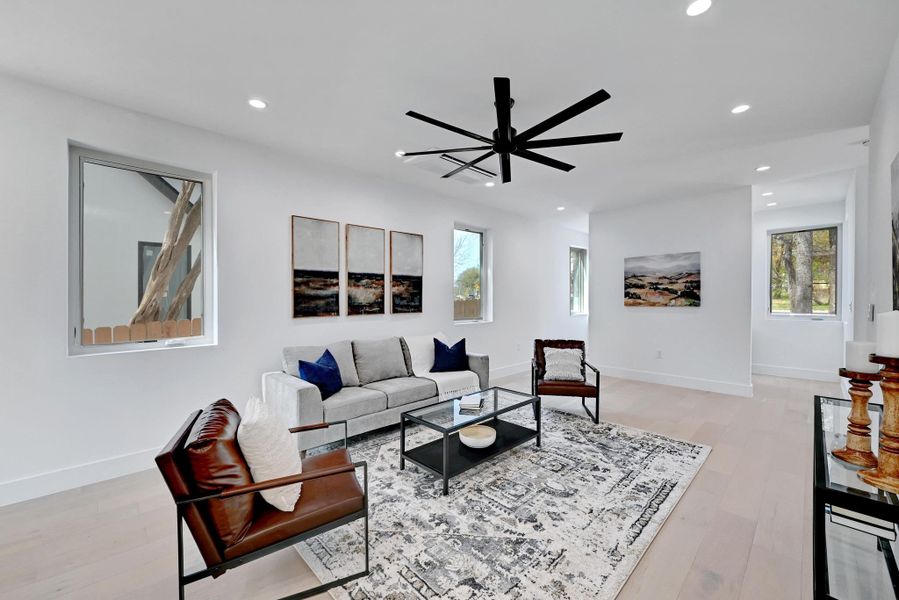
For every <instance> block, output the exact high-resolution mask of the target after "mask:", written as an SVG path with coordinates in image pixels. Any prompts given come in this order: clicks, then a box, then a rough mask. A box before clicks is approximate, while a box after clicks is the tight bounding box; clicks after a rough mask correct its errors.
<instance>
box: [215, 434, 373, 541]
mask: <svg viewBox="0 0 899 600" xmlns="http://www.w3.org/2000/svg"><path fill="white" fill-rule="evenodd" d="M352 462H353V461H352V459H351V458H350V454H349V452H347V451H346V450H345V449H343V448H341V449H339V450H334V451H332V452H327V453H324V454H317V455H315V456H310V457H308V458H305V459H303V471H304V472H306V473H310V472H312V471H318V470H322V469H331V468H334V467H341V466H343V465H348V464H352ZM364 507H365V498H364V496H363V495H362V488H361V487H360V486H359V480H357V479H356V476H355V475H354V474H353V473H341V474H339V475H330V476H328V477H321V478H319V479H309V480H308V481H306V482H304V483H303V495H302V496H300V500H299V502H297V505H296V507H295V508H294V509H293V512H282V511H280V510H276V509H274V508H271V507H269V506H268V505H265V504H263V505H261V507H260V510H259V511H258V513H257V514H256V518H255V519H254V520H253V524H252V525H251V526H250V529H249V530H248V531H247V533H246V534H245V535H244V536H243V537H242V538H241V539H240V540H239V541H237V542H235V543H234V544H231V545H229V546H228V547H226V548H225V558H237V557H238V556H243V555H244V554H246V553H248V552H252V551H253V550H259V549H260V548H265V547H267V546H270V545H272V544H276V543H278V542H280V541H282V540H286V539H287V538H290V537H293V536H295V535H299V534H301V533H303V532H306V531H311V530H312V529H315V528H316V527H320V526H322V525H324V524H326V523H331V522H333V521H336V520H337V519H340V518H342V517H345V516H348V515H351V514H353V513H355V512H358V511H360V510H362V509H363V508H364Z"/></svg>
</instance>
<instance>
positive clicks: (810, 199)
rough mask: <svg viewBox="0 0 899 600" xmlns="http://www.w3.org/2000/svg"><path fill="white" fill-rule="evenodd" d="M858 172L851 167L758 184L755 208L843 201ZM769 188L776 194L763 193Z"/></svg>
mask: <svg viewBox="0 0 899 600" xmlns="http://www.w3.org/2000/svg"><path fill="white" fill-rule="evenodd" d="M854 173H855V171H854V170H853V169H848V170H843V171H836V172H834V173H824V174H822V175H815V176H814V177H804V178H802V179H795V180H792V181H783V182H779V183H773V184H762V185H757V186H754V187H753V190H752V209H753V210H754V211H760V210H764V211H771V210H782V209H785V208H797V207H800V206H807V205H810V204H824V203H828V202H843V201H845V200H846V196H847V194H848V193H849V186H850V185H851V184H852V181H853V180H852V176H853V174H854ZM766 192H770V193H771V194H772V195H771V196H762V194H764V193H766ZM771 202H776V205H775V206H768V204H769V203H771Z"/></svg>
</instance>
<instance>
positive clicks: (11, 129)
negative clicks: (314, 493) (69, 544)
mask: <svg viewBox="0 0 899 600" xmlns="http://www.w3.org/2000/svg"><path fill="white" fill-rule="evenodd" d="M0 131H3V136H2V138H0V164H2V165H3V169H2V170H0V197H2V198H3V200H4V215H3V219H2V220H0V270H2V275H3V280H4V282H5V283H6V286H5V289H4V291H5V293H4V294H2V295H0V311H2V314H4V315H5V316H6V318H5V319H4V335H3V338H2V339H3V341H2V342H0V370H2V380H3V384H4V387H3V396H2V398H3V400H2V402H3V410H2V415H3V418H2V419H0V440H2V444H3V449H4V451H3V452H0V504H5V503H9V502H13V501H16V500H19V499H24V498H27V497H31V496H34V495H40V494H43V493H50V492H53V491H56V490H59V489H64V488H67V487H72V486H76V485H81V484H84V483H88V482H91V481H96V480H100V479H103V478H107V477H112V476H116V475H120V474H124V473H128V472H132V471H135V470H140V469H146V468H151V467H153V463H152V457H153V455H154V454H155V452H156V451H157V449H158V448H159V447H160V446H161V445H162V444H163V443H165V442H166V441H167V440H168V438H169V436H170V435H171V434H172V433H174V431H175V429H176V428H177V427H178V425H180V424H181V422H182V421H183V419H184V418H185V417H186V416H187V415H188V413H189V412H190V411H191V410H194V409H196V408H198V407H202V406H204V405H205V404H207V403H208V402H210V401H213V400H215V399H218V398H223V397H226V398H230V399H232V400H233V401H234V402H235V403H236V404H237V405H238V406H242V405H243V403H244V402H245V401H246V398H247V397H248V396H249V395H250V394H253V393H258V392H259V378H260V374H261V373H262V372H263V371H267V370H273V369H277V368H279V365H280V360H279V354H280V349H281V347H283V346H285V345H294V344H309V343H319V342H328V341H332V340H339V339H344V338H363V337H374V336H386V335H403V334H419V333H428V332H434V331H437V330H443V331H445V332H446V333H447V334H448V335H451V336H453V337H461V336H465V337H467V338H468V340H469V347H470V348H471V349H472V350H473V351H480V352H487V353H489V354H490V359H491V364H492V366H493V367H494V369H495V370H496V371H495V372H494V376H495V375H496V374H498V372H499V373H504V372H505V373H507V372H513V371H516V370H521V369H525V368H526V366H527V364H528V362H529V359H530V347H531V343H532V339H533V338H534V337H535V336H536V335H537V333H538V331H539V325H538V322H537V320H536V319H535V315H537V314H541V311H542V310H543V309H544V307H543V306H541V302H542V297H540V296H538V295H535V294H534V293H533V290H534V288H535V286H539V285H540V282H541V281H544V280H546V281H556V280H560V279H561V275H560V274H559V273H555V272H554V273H542V272H539V270H538V269H536V268H535V264H536V257H537V256H538V255H539V253H540V252H542V245H541V243H540V242H539V241H540V240H541V238H542V235H543V234H545V233H546V232H547V231H551V230H552V229H553V227H552V226H551V225H548V224H546V223H537V222H535V221H534V220H530V219H527V218H524V217H521V216H518V215H514V214H511V213H507V212H503V211H500V210H495V209H491V208H488V207H486V206H482V205H475V204H468V203H464V202H460V201H457V200H453V199H449V198H438V197H432V196H429V195H428V194H425V193H422V192H421V191H420V190H417V189H411V188H407V187H402V186H398V185H394V184H390V183H388V182H386V181H383V180H379V179H373V178H369V177H362V176H357V175H354V174H353V173H352V172H349V171H347V170H346V169H337V168H331V167H327V166H323V165H320V164H316V163H315V162H314V161H312V160H306V159H302V158H299V157H294V156H288V155H285V154H282V153H279V152H275V151H272V150H269V149H266V148H263V147H259V146H255V145H251V144H247V143H243V142H240V141H237V140H233V139H229V138H226V137H223V136H219V135H215V134H212V133H209V132H205V131H201V130H197V129H193V128H189V127H185V126H182V125H178V124H175V123H172V122H167V121H163V120H159V119H155V118H152V117H149V116H147V115H142V114H137V113H133V112H129V111H125V110H121V109H118V108H114V107H111V106H108V105H103V104H100V103H97V102H94V101H90V100H86V99H83V98H79V97H75V96H71V95H67V94H63V93H59V92H56V91H52V90H49V89H46V88H42V87H38V86H34V85H30V84H25V83H22V82H20V81H17V80H13V79H8V78H0ZM68 140H74V141H77V142H80V143H83V144H86V145H90V146H93V147H97V148H100V149H103V150H106V151H109V152H115V153H120V154H124V155H128V156H133V157H136V158H140V159H144V160H150V161H155V162H159V163H163V164H171V165H175V166H179V167H183V168H186V169H192V170H197V171H202V172H214V173H215V177H216V186H217V192H218V195H217V224H218V229H217V231H218V286H219V288H218V302H219V344H218V345H217V346H214V347H203V348H184V349H176V350H165V351H155V352H140V353H131V354H117V355H105V356H87V357H78V358H67V356H66V335H67V325H66V315H67V241H66V231H67V211H66V206H67V179H68V158H67V141H68ZM292 214H299V215H307V216H313V217H322V218H327V219H334V220H338V221H340V222H341V223H347V222H351V223H357V224H364V225H371V226H375V227H384V228H386V229H397V230H402V231H411V232H420V233H423V234H424V240H425V250H424V256H425V275H424V313H423V314H421V315H382V316H356V317H341V318H323V319H305V320H303V319H300V320H294V319H292V318H291V270H290V215H292ZM455 221H462V222H466V223H471V224H475V225H480V226H482V227H485V228H487V229H488V230H489V232H490V235H491V237H492V243H493V283H494V295H493V298H494V308H495V310H494V321H493V322H492V323H483V324H477V325H464V326H463V325H459V326H454V325H453V323H452V312H453V311H452V268H453V264H452V258H451V253H452V229H453V224H454V222H455ZM553 235H556V233H554V234H553ZM558 235H560V236H563V237H564V236H566V235H572V239H575V240H579V239H580V238H579V236H577V235H573V234H569V233H565V232H559V233H558ZM341 252H342V250H341ZM549 264H550V265H551V267H552V268H555V269H562V268H565V269H567V259H562V260H560V261H559V262H553V261H550V263H549ZM563 265H564V267H563ZM560 297H561V296H560ZM552 298H555V296H553V297H552ZM564 298H565V300H564V301H565V307H566V310H567V296H565V297H564ZM547 310H549V311H550V312H551V313H552V314H554V315H555V314H560V311H558V310H555V309H551V308H548V309H547ZM561 321H564V319H561ZM563 325H567V321H564V323H563ZM54 472H55V473H54ZM49 473H54V474H53V475H52V476H48V474H49Z"/></svg>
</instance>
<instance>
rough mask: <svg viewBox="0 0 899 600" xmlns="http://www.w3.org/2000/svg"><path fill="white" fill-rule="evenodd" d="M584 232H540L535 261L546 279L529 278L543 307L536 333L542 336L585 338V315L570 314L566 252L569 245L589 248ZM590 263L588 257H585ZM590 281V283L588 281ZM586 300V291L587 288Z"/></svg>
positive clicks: (586, 317)
mask: <svg viewBox="0 0 899 600" xmlns="http://www.w3.org/2000/svg"><path fill="white" fill-rule="evenodd" d="M588 244H589V236H588V235H587V234H586V233H581V232H579V231H572V230H570V229H563V228H548V229H547V230H546V231H544V232H541V234H540V251H539V253H538V256H537V261H536V263H535V267H536V271H537V272H539V273H544V274H546V277H547V278H546V279H543V280H540V281H538V280H534V281H532V286H533V288H532V289H533V293H534V294H535V295H536V296H537V298H539V301H540V306H542V307H544V308H543V310H541V312H540V314H539V315H535V316H537V317H538V318H539V330H538V331H539V334H538V336H537V337H540V338H545V339H572V340H586V339H587V320H588V315H572V314H571V311H570V304H569V295H570V293H571V292H570V289H569V288H570V287H571V280H570V275H569V272H568V271H569V255H568V251H569V248H571V246H577V247H579V248H588ZM588 266H589V260H588ZM588 284H589V282H588ZM588 300H589V291H588Z"/></svg>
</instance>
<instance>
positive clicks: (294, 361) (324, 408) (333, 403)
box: [263, 337, 490, 450]
mask: <svg viewBox="0 0 899 600" xmlns="http://www.w3.org/2000/svg"><path fill="white" fill-rule="evenodd" d="M326 349H327V350H330V351H331V354H332V355H333V356H334V359H335V360H336V361H337V366H338V368H339V369H340V375H341V379H342V380H343V386H344V387H343V389H341V390H340V391H339V392H337V393H336V394H334V395H333V396H331V397H329V398H327V399H325V400H324V401H322V397H321V393H320V392H319V389H318V388H317V387H316V386H314V385H313V384H311V383H309V382H307V381H304V380H302V379H300V378H299V373H298V362H299V361H300V360H306V361H310V362H314V361H315V360H317V359H318V358H319V357H320V356H321V355H322V353H323V352H324V351H325V350H326ZM468 367H469V369H470V370H471V371H473V372H474V373H476V374H477V376H478V382H479V384H480V387H481V389H482V390H483V389H486V388H487V387H489V371H490V362H489V359H488V357H487V355H484V354H469V355H468ZM281 368H282V371H281V372H280V373H268V374H266V375H265V377H264V379H263V385H264V387H265V397H266V399H267V401H269V402H276V403H277V404H278V405H279V406H280V407H281V410H282V411H283V412H284V414H285V415H286V416H287V418H288V419H289V420H290V425H291V426H296V425H310V424H313V423H321V422H322V421H327V422H333V421H344V420H345V421H346V422H347V435H350V436H353V435H358V434H360V433H365V432H367V431H372V430H375V429H380V428H382V427H387V426H389V425H396V424H398V423H399V422H400V413H402V412H405V411H407V410H412V409H415V408H418V407H421V406H427V405H428V404H434V403H435V402H437V400H438V397H437V385H436V384H435V383H434V382H433V381H432V380H430V379H425V378H422V377H413V376H412V367H411V361H410V358H409V352H408V349H407V348H406V345H405V342H404V341H403V340H402V338H398V337H391V338H385V339H380V340H353V341H349V340H346V341H341V342H335V343H333V344H328V345H325V346H291V347H288V348H284V350H283V352H282V354H281ZM342 438H343V431H342V428H340V427H331V428H330V429H328V430H324V431H321V430H320V431H312V432H306V433H302V434H300V435H298V436H297V443H298V445H299V447H300V450H305V449H308V448H312V447H314V446H318V445H320V444H324V443H327V442H331V441H335V440H338V439H342Z"/></svg>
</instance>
